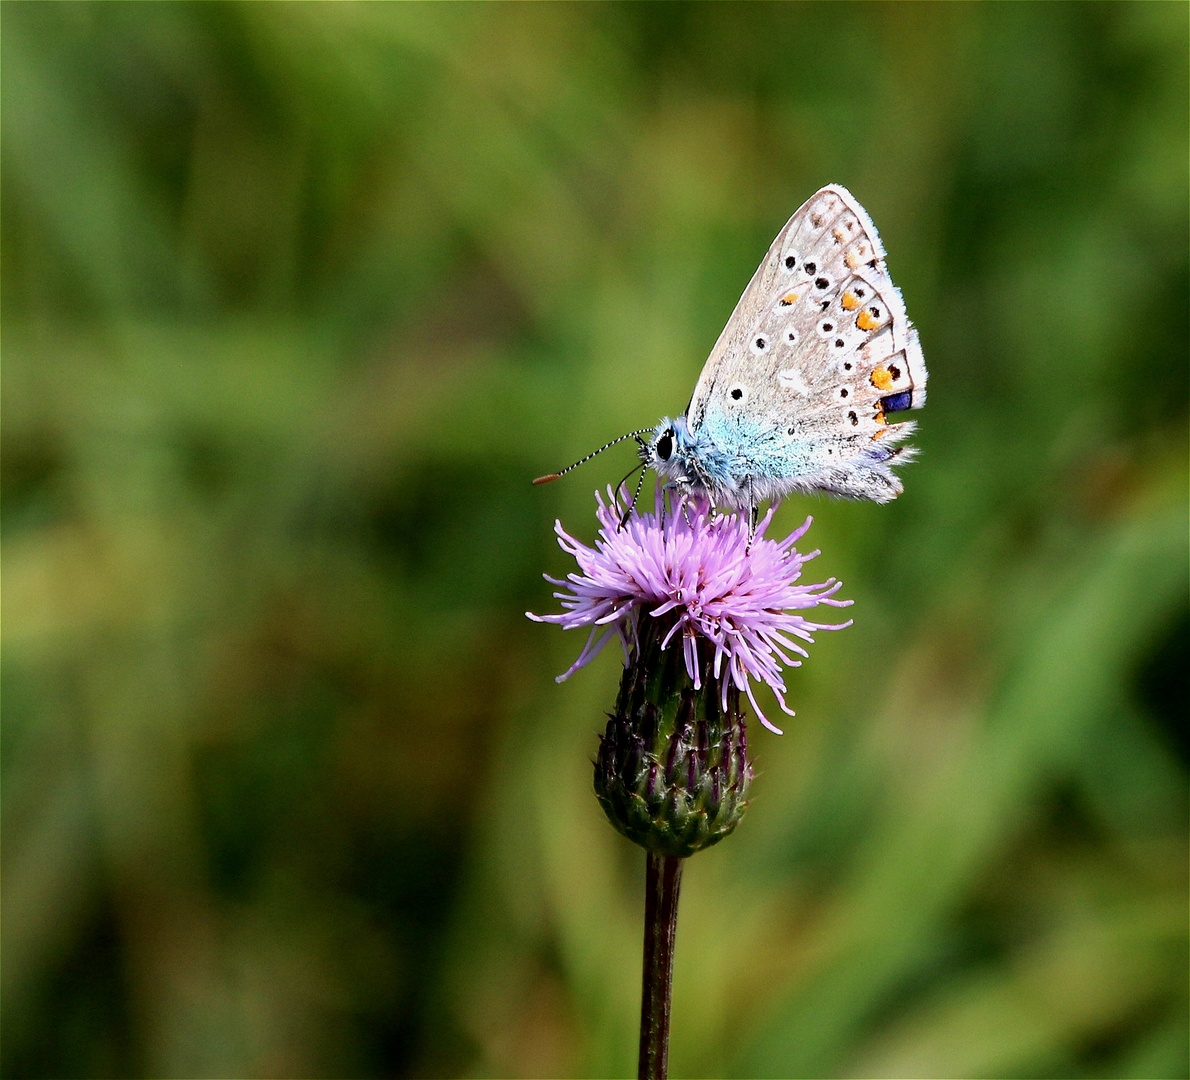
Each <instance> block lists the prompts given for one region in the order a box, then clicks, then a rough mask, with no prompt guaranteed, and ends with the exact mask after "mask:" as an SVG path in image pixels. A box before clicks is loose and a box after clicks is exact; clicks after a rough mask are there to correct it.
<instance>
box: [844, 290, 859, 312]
mask: <svg viewBox="0 0 1190 1080" xmlns="http://www.w3.org/2000/svg"><path fill="white" fill-rule="evenodd" d="M842 304H843V307H845V308H846V309H847V310H848V311H854V310H855V309H856V308H857V307H859V297H858V296H856V295H855V293H853V292H852V291H851V290H850V289H848V290H847V291H846V292H845V293H844V294H843V300H842Z"/></svg>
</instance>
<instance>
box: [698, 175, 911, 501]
mask: <svg viewBox="0 0 1190 1080" xmlns="http://www.w3.org/2000/svg"><path fill="white" fill-rule="evenodd" d="M925 381H926V370H925V365H924V363H923V362H922V359H921V351H920V348H919V347H918V345H917V335H916V332H915V331H914V330H913V328H912V326H911V324H910V322H909V320H908V318H907V316H906V314H905V309H904V304H903V302H902V300H901V296H900V293H899V292H898V291H897V289H896V287H895V286H894V285H893V283H892V281H891V279H890V278H889V277H888V274H887V272H886V270H885V268H884V249H883V247H882V246H881V244H880V239H879V237H878V236H877V234H876V229H875V227H874V226H873V225H872V222H871V219H870V218H869V217H868V215H867V214H866V213H865V212H864V210H863V208H862V207H861V206H860V205H859V204H858V203H857V202H856V201H855V199H854V198H853V197H852V196H851V195H850V194H849V193H848V192H847V191H846V190H844V189H842V188H839V187H827V188H823V189H822V190H821V191H819V192H818V193H817V194H816V195H814V196H813V197H812V198H811V199H810V200H809V201H807V202H806V203H805V204H804V205H803V206H802V207H801V208H799V209H798V211H797V212H796V213H795V214H794V215H793V217H791V218H790V220H789V222H788V223H787V224H786V226H785V228H784V229H782V230H781V232H780V234H779V235H778V236H777V239H776V240H775V241H774V242H773V245H772V247H771V248H770V249H769V252H768V254H767V255H766V256H765V259H764V261H763V262H762V263H761V265H760V267H759V268H758V269H757V271H756V273H755V275H753V278H752V281H751V282H750V283H749V285H748V288H747V289H746V290H745V291H744V294H743V296H742V297H741V298H740V302H739V303H738V304H737V305H736V309H735V311H734V312H733V314H732V317H731V319H730V320H729V321H728V324H727V326H726V327H725V328H724V330H723V333H722V334H721V335H720V337H719V341H718V342H717V343H716V345H715V348H714V350H713V351H712V353H711V356H710V358H709V359H708V360H707V363H706V366H705V367H704V369H703V372H702V376H701V377H700V379H699V381H698V384H697V386H696V387H695V391H694V395H693V397H692V399H691V402H690V408H689V410H688V414H687V415H688V420H689V423H690V425H691V427H692V429H694V430H697V429H698V428H699V427H700V426H701V425H703V424H704V423H706V424H707V425H708V428H707V430H708V431H711V430H714V432H715V433H716V437H717V438H719V439H726V440H731V439H733V438H736V437H738V439H739V441H740V443H741V447H742V452H743V455H744V456H745V457H746V456H747V450H748V447H749V446H750V445H753V444H756V443H757V442H759V443H762V444H764V445H765V446H767V447H768V450H767V451H766V454H765V455H761V458H762V459H763V461H765V462H767V464H765V465H763V466H761V467H760V468H761V470H762V472H763V475H765V476H768V475H769V474H770V473H773V472H776V473H778V474H779V473H781V471H782V469H783V468H784V466H783V465H781V464H780V463H781V462H783V461H788V462H789V465H788V476H781V475H777V476H772V477H771V478H772V479H774V480H778V481H784V480H787V481H788V483H785V484H784V487H785V488H787V489H788V490H810V489H814V488H818V489H821V490H827V491H835V492H838V493H840V494H848V495H855V496H857V497H863V498H876V499H878V500H879V501H884V500H885V499H888V498H893V497H895V495H896V494H897V493H899V491H900V486H899V483H898V482H897V481H896V479H895V477H893V476H892V474H891V472H890V471H889V470H888V469H887V467H884V468H879V469H878V471H879V472H881V473H882V474H884V477H883V479H881V480H880V482H879V483H876V482H875V481H874V480H873V479H872V478H871V477H869V476H866V475H865V476H860V475H856V476H849V475H848V470H849V469H851V470H852V471H854V469H855V468H856V467H857V466H856V463H857V462H858V463H859V465H858V467H859V468H860V471H861V472H862V471H863V470H866V469H868V468H869V467H871V466H872V463H873V462H876V463H877V465H879V463H881V462H883V461H885V460H888V459H889V458H891V457H892V456H894V454H895V453H896V451H893V450H892V449H891V447H892V445H893V444H894V443H896V442H899V441H900V440H901V439H903V438H904V437H905V436H906V435H908V434H909V433H910V431H911V430H912V425H911V424H890V423H889V421H888V417H889V415H890V414H892V413H895V412H899V411H902V410H904V409H908V408H917V407H919V406H920V405H921V404H922V403H923V402H924V400H925ZM737 433H738V436H737ZM774 439H781V440H785V442H786V443H787V444H788V454H787V455H786V457H784V458H781V457H780V456H778V457H777V459H776V460H777V462H778V464H777V466H776V467H775V468H774V466H773V464H772V461H773V448H772V446H771V443H772V440H774ZM819 473H821V474H822V475H821V476H819V475H818V474H819ZM886 481H888V482H887V483H886ZM873 485H875V486H873ZM776 486H777V487H778V488H779V487H781V486H782V485H781V484H777V485H776Z"/></svg>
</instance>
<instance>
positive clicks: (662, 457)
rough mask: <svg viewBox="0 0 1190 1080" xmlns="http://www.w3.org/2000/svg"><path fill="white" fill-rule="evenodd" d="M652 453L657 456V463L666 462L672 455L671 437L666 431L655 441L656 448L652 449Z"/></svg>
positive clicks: (672, 444) (672, 442) (672, 443)
mask: <svg viewBox="0 0 1190 1080" xmlns="http://www.w3.org/2000/svg"><path fill="white" fill-rule="evenodd" d="M654 451H655V453H656V454H657V460H658V461H668V460H669V459H670V457H671V456H672V455H673V452H674V441H673V436H672V435H670V433H669V432H668V431H667V432H666V433H665V434H664V435H662V436H661V438H660V439H658V440H657V446H656V447H655V448H654Z"/></svg>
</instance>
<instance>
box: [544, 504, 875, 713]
mask: <svg viewBox="0 0 1190 1080" xmlns="http://www.w3.org/2000/svg"><path fill="white" fill-rule="evenodd" d="M607 494H608V499H607V501H604V498H603V496H602V495H601V494H599V493H596V500H597V501H598V503H599V509H598V510H597V512H596V517H597V518H598V520H599V523H600V529H599V538H598V539H597V540H596V542H595V546H594V547H593V548H592V547H587V546H586V545H585V544H583V543H581V542H580V541H578V540H575V539H574V537H572V536H570V534H569V533H567V532H566V531H565V530H564V529H563V528H562V523H561V522H556V523H555V526H554V531H555V532H556V533H557V534H558V543H559V545H560V546H561V547H562V549H563V550H564V551H567V552H569V553H570V554H571V555H573V556H574V557H575V560H576V561H577V562H578V565H579V570H580V571H581V573H577V574H573V573H572V574H568V575H567V577H566V580H565V581H560V580H558V579H556V578H552V577H550V576H549V575H546V580H547V581H549V582H551V583H552V584H554V585H558V586H560V587H562V588H565V589H568V590H569V591H568V592H556V593H554V596H556V597H557V598H558V599H559V600H561V601H562V606H563V607H564V608H566V610H565V611H563V612H561V613H559V614H557V615H534V614H533V613H532V612H526V614H527V615H528V616H529V618H530V619H533V620H535V621H536V622H550V623H557V624H558V625H559V626H561V627H563V629H566V630H570V629H573V628H575V627H580V626H589V627H590V628H591V633H590V636H589V637H588V639H587V643H586V645H585V646H584V647H583V649H582V652H580V653H579V656H578V659H577V660H575V662H574V664H573V665H571V667H570V668H569V669H568V670H567V671H566V672H564V673H563V674H562V675H559V676H558V682H561V681H562V680H563V679H567V678H569V677H570V676H571V675H573V674H574V673H575V672H576V671H577V670H578V669H579V668H581V667H583V666H584V665H585V664H587V663H588V662H590V661H591V660H592V659H593V658H594V657H595V656H596V655H598V653H599V652H600V651H601V650H602V649H603V647H604V646H605V645H606V644H607V643H608V642H609V641H610V640H611V639H612V637H613V636H614V635H617V634H618V635H619V637H620V641H621V643H622V644H623V646H624V653H625V662H626V663H627V662H629V660H630V659H631V656H632V653H633V651H634V650H635V649H636V648H637V647H638V645H639V635H638V629H639V619H640V616H641V613H642V612H644V613H646V614H648V615H650V616H652V617H654V618H656V617H659V616H664V615H666V614H668V613H669V612H674V613H675V616H674V617H675V620H676V621H675V622H674V625H673V627H672V628H671V629H670V631H669V633H668V634H667V635H666V637H665V638H664V640H663V643H662V648H665V647H667V646H668V645H669V644H670V642H671V641H672V640H673V638H674V636H675V635H676V634H678V633H679V632H680V633H681V646H682V651H683V656H684V659H685V664H686V671H687V673H688V674H689V676H690V678H691V679H692V680H693V682H694V685H695V687H696V688H697V687H699V686H700V685H701V684H700V679H701V675H700V667H701V665H700V664H699V657H698V650H699V648H700V639H701V641H703V642H705V644H704V645H702V646H701V647H702V648H711V649H713V650H714V652H713V656H714V666H713V672H714V676H715V678H716V679H717V680H719V683H720V687H721V698H722V700H721V705H722V708H723V709H724V710H726V709H727V693H728V689H729V687H730V686H731V685H734V686H735V687H736V688H737V689H739V690H742V691H743V692H744V693H745V694H747V696H748V700H749V701H750V702H751V703H752V708H753V709H754V710H755V711H756V715H757V716H758V717H759V718H760V721H761V723H762V724H764V726H765V727H767V728H768V729H769V730H770V731H774V732H776V733H777V734H778V735H780V734H781V729H780V728H778V727H776V726H774V725H773V724H772V723H770V722H769V720H768V719H767V718H766V717H765V715H764V713H763V712H762V711H761V709H760V706H759V705H757V703H756V698H755V696H754V695H753V692H752V682H751V680H753V679H759V680H760V681H762V682H764V683H767V684H768V685H769V687H771V688H772V691H773V693H774V694H775V695H776V697H777V701H778V703H779V704H780V706H781V708H782V710H783V711H784V712H785V713H787V714H788V715H790V716H793V715H794V713H793V710H792V709H790V708H789V706H788V705H786V703H785V694H786V688H785V681H784V679H783V678H782V676H781V668H782V665H783V664H784V665H787V666H790V667H797V666H799V665H800V664H801V660H799V659H795V658H794V657H793V656H791V655H790V654H791V653H796V654H797V655H798V656H803V657H804V656H808V655H809V654H808V653H807V652H806V650H805V649H804V648H803V647H802V646H801V645H800V644H798V640H795V639H800V640H801V641H804V642H807V643H811V644H812V643H813V641H814V639H813V638H812V637H811V632H812V631H814V630H842V629H843V628H844V627H846V626H850V625H851V620H848V621H847V622H845V623H839V624H834V625H832V624H829V623H814V622H810V621H808V620H807V619H805V618H804V617H803V616H802V615H800V614H798V612H799V611H803V610H805V609H807V608H813V607H817V606H818V605H819V604H829V605H830V606H832V607H846V606H847V605H849V604H850V603H851V601H850V600H836V599H834V594H835V593H836V592H837V591H838V590H839V588H840V587H841V586H842V582H840V581H836V580H835V579H834V578H831V579H830V580H829V581H825V582H823V583H822V584H820V585H798V584H797V580H798V578H799V577H800V576H801V572H802V564H803V563H805V562H807V561H808V560H810V559H812V558H814V557H815V556H816V555H817V554H818V552H817V551H812V552H810V553H809V554H807V555H803V554H801V553H800V552H798V551H797V550H796V549H795V548H794V544H795V543H796V542H797V541H798V540H800V539H801V538H802V536H804V535H805V533H806V530H807V529H808V528H809V527H810V522H811V520H812V519H811V518H806V520H805V522H804V523H803V525H802V526H801V527H800V528H799V529H795V530H794V532H793V533H791V534H790V535H789V536H788V537H786V538H785V539H784V540H781V541H776V540H768V539H765V535H764V534H765V530H766V529H767V528H768V526H769V523H770V522H771V521H772V518H773V509H774V508H772V507H770V508H769V510H768V512H767V513H766V514H765V515H764V517H763V518H762V519H761V520H760V522H759V524H758V525H757V527H756V532H755V534H754V535H753V536H752V537H751V543H750V544H749V529H748V522H747V520H746V518H745V516H744V515H742V514H738V513H736V514H722V513H714V512H712V511H711V510H710V507H708V506H707V505H706V504H705V503H701V504H699V503H693V502H687V503H686V504H684V505H681V506H679V507H678V508H677V510H676V512H674V511H670V512H667V511H666V505H665V497H664V494H663V492H662V491H661V490H660V489H658V491H657V496H656V508H655V512H654V513H651V514H649V513H646V514H641V513H639V512H638V511H637V509H636V508H635V507H633V508H632V509H631V511H629V513H628V516H627V518H626V519H624V509H625V507H626V505H627V493H626V492H625V491H624V489H621V491H620V492H619V494H617V493H614V492H613V491H612V489H611V488H610V487H609V488H608V489H607ZM621 519H624V520H623V524H622V525H621ZM725 669H726V672H727V675H728V677H727V678H722V676H723V674H724V670H725Z"/></svg>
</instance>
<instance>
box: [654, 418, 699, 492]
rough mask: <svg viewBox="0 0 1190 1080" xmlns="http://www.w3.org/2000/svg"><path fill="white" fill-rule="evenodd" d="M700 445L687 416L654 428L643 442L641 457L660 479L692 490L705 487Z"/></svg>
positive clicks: (667, 421)
mask: <svg viewBox="0 0 1190 1080" xmlns="http://www.w3.org/2000/svg"><path fill="white" fill-rule="evenodd" d="M696 443H697V440H696V439H695V437H694V436H693V435H692V434H691V432H690V429H689V428H688V427H687V426H686V418H685V417H684V416H679V417H678V418H677V419H675V420H671V419H670V418H669V417H668V416H667V417H666V418H665V419H664V420H662V421H661V423H659V424H658V425H657V426H656V427H655V428H653V434H652V437H651V438H649V439H647V440H642V441H641V447H640V457H641V460H642V461H643V462H644V463H645V465H646V466H648V467H649V468H650V469H653V470H654V471H655V472H656V473H657V475H658V476H661V477H664V478H665V479H666V480H668V481H670V482H671V483H673V484H675V485H676V486H678V487H679V488H682V489H685V490H691V489H694V488H698V487H701V486H702V479H703V477H702V470H701V469H700V468H699V467H698V462H697V456H698V452H697V445H696Z"/></svg>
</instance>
